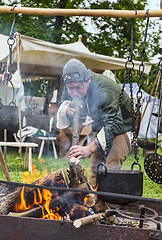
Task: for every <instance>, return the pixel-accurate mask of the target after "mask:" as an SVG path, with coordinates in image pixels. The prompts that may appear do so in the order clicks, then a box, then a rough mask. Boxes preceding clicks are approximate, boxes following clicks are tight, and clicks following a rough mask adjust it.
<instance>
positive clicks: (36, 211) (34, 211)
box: [8, 207, 42, 218]
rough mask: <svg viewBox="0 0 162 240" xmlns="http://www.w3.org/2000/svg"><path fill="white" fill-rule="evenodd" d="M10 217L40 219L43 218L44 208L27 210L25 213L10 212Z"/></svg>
mask: <svg viewBox="0 0 162 240" xmlns="http://www.w3.org/2000/svg"><path fill="white" fill-rule="evenodd" d="M8 215H9V216H14V217H35V218H40V217H41V216H42V208H41V207H35V208H32V209H30V210H27V211H25V212H20V213H17V212H9V213H8Z"/></svg>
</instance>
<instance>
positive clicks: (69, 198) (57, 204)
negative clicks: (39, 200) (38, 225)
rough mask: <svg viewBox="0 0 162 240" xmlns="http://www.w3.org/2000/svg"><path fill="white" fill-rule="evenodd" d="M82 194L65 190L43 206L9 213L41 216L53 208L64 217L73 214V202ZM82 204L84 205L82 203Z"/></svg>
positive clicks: (19, 215)
mask: <svg viewBox="0 0 162 240" xmlns="http://www.w3.org/2000/svg"><path fill="white" fill-rule="evenodd" d="M47 191H48V190H47ZM80 196H81V194H80V193H73V192H65V193H62V194H61V195H58V196H57V197H55V198H53V199H49V201H47V202H45V204H44V205H42V206H38V207H35V208H32V209H30V210H27V211H25V212H21V213H15V212H10V213H9V215H11V216H17V217H35V218H41V217H42V215H47V214H48V213H49V211H51V210H53V211H54V213H58V214H59V215H60V218H62V217H63V216H65V215H66V214H69V213H70V212H71V213H70V214H71V215H72V211H74V205H73V204H74V203H77V202H80V201H81V200H80ZM78 205H79V204H78ZM80 206H81V207H83V206H82V205H80ZM78 209H79V208H78ZM85 211H86V209H85V208H84V212H85ZM84 214H85V213H84ZM73 215H74V214H73ZM42 218H44V217H42Z"/></svg>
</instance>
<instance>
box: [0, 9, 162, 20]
mask: <svg viewBox="0 0 162 240" xmlns="http://www.w3.org/2000/svg"><path fill="white" fill-rule="evenodd" d="M0 12H1V13H14V14H15V13H22V14H31V15H51V16H89V17H114V18H145V17H146V10H137V11H135V10H114V9H113V10H112V9H107V10H106V9H58V8H56V9H51V8H30V7H13V6H0ZM148 17H162V10H161V9H159V10H149V13H148Z"/></svg>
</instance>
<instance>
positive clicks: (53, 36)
mask: <svg viewBox="0 0 162 240" xmlns="http://www.w3.org/2000/svg"><path fill="white" fill-rule="evenodd" d="M3 2H4V1H2V0H1V1H0V3H1V5H3ZM14 4H16V5H18V4H19V5H20V4H21V6H22V7H37V8H70V9H71V8H73V9H74V8H77V9H79V8H90V9H119V10H122V9H123V10H135V9H138V10H143V9H145V7H146V4H147V0H136V1H134V0H118V1H108V0H86V1H85V0H73V1H71V0H53V1H51V0H42V1H40V0H21V1H19V0H18V1H13V0H9V1H7V5H10V6H11V5H14ZM13 19H14V15H13V14H0V32H1V33H4V34H7V32H8V34H9V31H10V27H11V25H12V21H13ZM145 25H146V19H139V18H138V19H134V59H137V60H140V53H141V51H142V47H143V39H144V32H145ZM155 26H156V29H155ZM157 28H159V34H157ZM149 30H150V33H149V34H148V37H147V43H146V53H147V54H146V59H145V60H147V61H149V60H150V59H151V57H153V56H155V55H157V54H158V53H159V49H160V41H159V39H160V33H161V29H160V22H159V21H157V22H156V23H155V22H153V21H152V20H150V25H149ZM15 31H18V32H20V33H21V34H24V35H27V36H31V37H35V38H40V39H42V40H46V41H50V42H54V43H71V42H75V41H77V39H78V35H79V34H82V35H83V43H84V44H85V45H86V46H87V47H88V48H89V50H90V51H92V52H95V53H99V54H104V55H108V56H116V57H122V58H127V57H128V56H129V53H130V46H131V19H128V18H108V17H91V18H90V17H77V16H74V17H67V16H66V17H64V16H47V15H46V16H42V15H25V14H24V15H22V14H19V16H18V18H17V20H16V26H15ZM120 80H121V81H123V78H122V77H121V76H120Z"/></svg>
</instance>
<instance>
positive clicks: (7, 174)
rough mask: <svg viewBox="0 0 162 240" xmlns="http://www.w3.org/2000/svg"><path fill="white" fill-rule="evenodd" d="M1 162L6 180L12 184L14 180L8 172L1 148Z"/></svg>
mask: <svg viewBox="0 0 162 240" xmlns="http://www.w3.org/2000/svg"><path fill="white" fill-rule="evenodd" d="M0 162H1V167H2V171H3V173H4V175H5V178H6V180H7V181H9V182H11V181H12V180H11V177H10V174H9V172H8V169H7V165H6V162H5V160H4V157H3V154H2V150H1V148H0Z"/></svg>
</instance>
